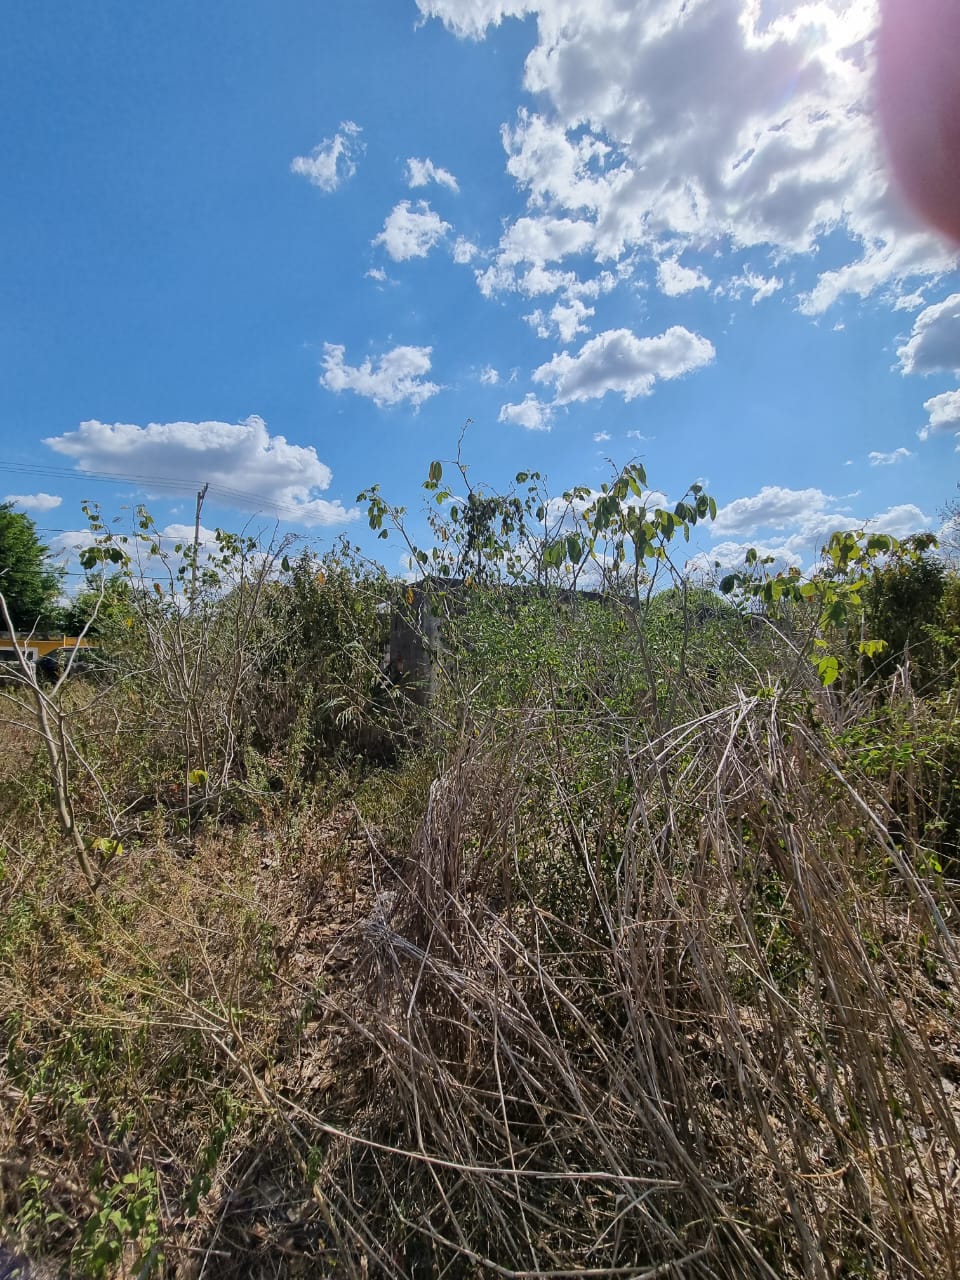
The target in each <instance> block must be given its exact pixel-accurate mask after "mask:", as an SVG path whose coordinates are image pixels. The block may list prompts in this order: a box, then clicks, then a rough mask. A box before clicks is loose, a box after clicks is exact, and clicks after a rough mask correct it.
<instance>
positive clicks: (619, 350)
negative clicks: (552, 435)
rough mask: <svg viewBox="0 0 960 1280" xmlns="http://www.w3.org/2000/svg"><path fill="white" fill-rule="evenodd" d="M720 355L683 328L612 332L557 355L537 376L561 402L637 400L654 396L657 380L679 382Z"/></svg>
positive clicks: (538, 380)
mask: <svg viewBox="0 0 960 1280" xmlns="http://www.w3.org/2000/svg"><path fill="white" fill-rule="evenodd" d="M715 355H716V352H715V350H714V347H713V343H712V342H710V341H709V340H708V339H707V338H703V337H701V336H700V334H698V333H691V332H690V330H689V329H684V328H683V327H682V326H681V325H674V326H673V327H672V328H670V329H668V330H667V331H666V332H665V333H661V334H659V335H658V336H657V337H655V338H638V337H636V335H635V334H633V333H631V332H630V330H629V329H608V330H607V331H606V332H605V333H600V334H598V335H597V336H596V337H595V338H591V339H590V341H589V342H585V343H584V345H583V346H582V347H581V348H580V351H579V353H578V354H577V355H575V356H572V355H570V354H569V353H568V352H563V353H562V354H560V355H555V356H554V357H553V359H552V360H550V361H548V362H547V363H546V364H542V365H541V366H540V368H539V369H536V370H535V371H534V374H533V377H534V380H535V381H536V382H544V383H549V384H552V385H553V387H554V391H555V395H556V400H557V403H558V404H569V403H570V402H571V401H574V400H592V399H597V398H599V397H600V396H604V395H606V394H607V392H608V391H619V392H621V393H622V394H623V397H624V399H625V400H634V399H636V397H637V396H646V395H649V394H650V392H651V391H652V390H653V387H654V383H655V382H656V381H657V379H658V378H679V377H680V376H681V375H682V374H684V373H689V372H691V371H692V370H694V369H700V368H702V367H703V366H704V365H707V364H710V362H711V361H712V360H713V358H714V356H715Z"/></svg>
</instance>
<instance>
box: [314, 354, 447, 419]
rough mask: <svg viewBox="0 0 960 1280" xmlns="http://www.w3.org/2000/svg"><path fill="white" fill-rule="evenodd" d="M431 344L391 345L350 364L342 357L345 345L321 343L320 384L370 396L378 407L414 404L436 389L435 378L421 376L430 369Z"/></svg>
mask: <svg viewBox="0 0 960 1280" xmlns="http://www.w3.org/2000/svg"><path fill="white" fill-rule="evenodd" d="M432 353H433V348H432V347H394V348H393V350H392V351H387V352H385V353H384V354H383V355H382V356H378V357H377V358H376V360H375V361H374V360H372V359H371V358H370V357H369V356H368V357H367V359H366V360H364V361H363V363H362V364H359V365H356V366H353V365H349V364H347V363H346V361H345V357H346V348H345V347H342V346H338V345H337V344H335V343H332V342H327V343H324V347H323V373H322V374H321V376H320V383H321V386H324V387H326V389H327V390H328V391H335V392H340V391H353V392H355V393H356V394H357V395H358V396H365V397H366V398H367V399H368V400H372V401H373V403H374V404H375V405H377V407H378V408H381V409H382V408H385V407H386V406H388V405H393V404H402V403H403V402H404V401H406V402H407V403H408V404H412V405H413V406H414V407H415V408H417V407H419V406H420V405H421V404H423V402H424V401H425V400H429V399H430V397H431V396H435V395H436V394H437V392H438V391H439V390H440V386H439V385H438V384H437V383H436V382H427V381H425V380H424V374H427V373H429V372H430V357H431V355H432Z"/></svg>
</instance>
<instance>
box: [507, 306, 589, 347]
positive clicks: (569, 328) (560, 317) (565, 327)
mask: <svg viewBox="0 0 960 1280" xmlns="http://www.w3.org/2000/svg"><path fill="white" fill-rule="evenodd" d="M592 315H593V307H588V306H587V305H586V304H585V303H583V302H581V301H580V299H579V298H571V299H570V300H569V302H556V303H554V305H553V306H552V307H551V309H550V310H549V311H544V310H543V309H542V308H540V307H538V308H537V310H536V311H532V312H531V313H530V315H528V316H525V317H524V319H525V320H527V321H528V323H530V324H532V325H533V327H534V329H536V331H537V337H538V338H549V337H552V336H553V334H556V335H557V336H558V337H559V339H560V341H561V342H572V341H573V339H574V338H575V337H576V336H577V334H578V333H587V332H588V330H589V326H588V325H586V324H584V323H583V322H584V321H585V320H586V319H588V318H589V317H590V316H592Z"/></svg>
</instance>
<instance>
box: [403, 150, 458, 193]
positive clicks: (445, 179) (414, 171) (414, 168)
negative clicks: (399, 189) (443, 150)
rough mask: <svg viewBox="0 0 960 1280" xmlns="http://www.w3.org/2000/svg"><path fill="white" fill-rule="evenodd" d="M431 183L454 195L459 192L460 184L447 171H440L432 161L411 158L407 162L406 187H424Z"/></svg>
mask: <svg viewBox="0 0 960 1280" xmlns="http://www.w3.org/2000/svg"><path fill="white" fill-rule="evenodd" d="M431 182H435V183H436V184H437V185H438V186H440V187H446V188H447V189H448V190H450V191H453V192H454V193H459V191H460V184H459V183H458V182H457V180H456V178H455V177H454V176H453V174H452V173H451V172H450V170H449V169H441V168H440V167H439V166H438V165H435V164H434V163H433V161H432V160H417V159H416V158H415V157H414V156H411V157H410V159H409V160H408V161H407V186H408V187H426V186H427V185H429V183H431Z"/></svg>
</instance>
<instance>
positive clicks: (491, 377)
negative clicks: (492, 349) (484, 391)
mask: <svg viewBox="0 0 960 1280" xmlns="http://www.w3.org/2000/svg"><path fill="white" fill-rule="evenodd" d="M480 381H481V382H482V383H483V385H484V386H485V387H495V386H496V385H497V383H498V382H499V381H500V374H499V373H498V371H497V370H496V369H495V368H494V367H493V365H492V364H488V365H484V367H483V368H482V369H481V370H480Z"/></svg>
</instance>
